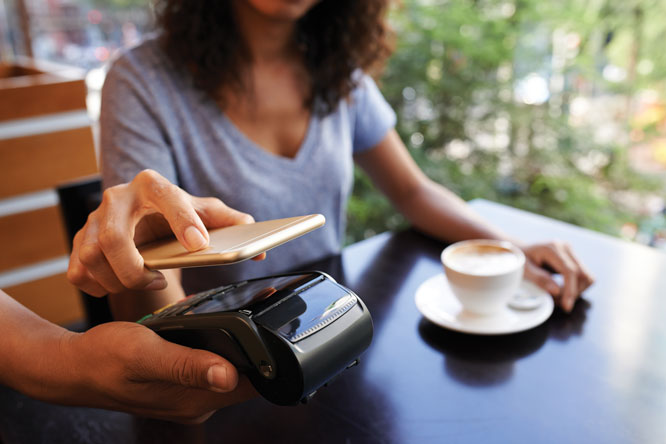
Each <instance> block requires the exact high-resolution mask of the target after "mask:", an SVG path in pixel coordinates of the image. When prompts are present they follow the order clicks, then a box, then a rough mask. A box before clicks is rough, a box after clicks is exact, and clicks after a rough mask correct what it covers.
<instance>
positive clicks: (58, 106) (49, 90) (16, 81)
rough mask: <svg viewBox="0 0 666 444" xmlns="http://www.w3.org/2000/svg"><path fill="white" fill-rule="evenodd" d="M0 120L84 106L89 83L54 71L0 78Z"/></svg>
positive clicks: (82, 107) (76, 108)
mask: <svg viewBox="0 0 666 444" xmlns="http://www.w3.org/2000/svg"><path fill="white" fill-rule="evenodd" d="M0 103H2V104H11V106H0V121H3V120H11V119H23V118H28V117H35V116H40V115H44V114H51V113H59V112H65V111H74V110H78V109H85V107H86V84H85V82H84V81H83V80H82V79H73V80H68V79H63V78H60V77H57V76H54V75H51V74H41V75H36V76H32V75H31V76H20V77H11V78H4V79H0Z"/></svg>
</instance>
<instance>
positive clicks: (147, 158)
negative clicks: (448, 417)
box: [69, 0, 592, 319]
mask: <svg viewBox="0 0 666 444" xmlns="http://www.w3.org/2000/svg"><path fill="white" fill-rule="evenodd" d="M387 3H388V2H387V1H386V0H384V1H382V0H373V1H363V2H357V1H354V0H344V1H343V0H335V1H333V0H321V1H316V0H229V1H221V0H189V1H185V0H164V1H162V3H161V4H160V8H159V13H158V16H159V25H160V31H161V32H160V34H158V35H157V36H156V37H155V38H152V39H149V40H147V41H146V42H144V43H143V44H142V45H140V46H139V47H137V48H134V49H133V50H131V51H129V52H127V53H126V54H124V55H123V56H122V57H120V58H119V59H118V60H117V61H116V62H115V64H114V65H113V67H112V68H111V70H110V72H109V74H108V77H107V81H106V84H105V87H104V91H103V104H102V115H101V140H102V153H101V155H102V172H103V177H104V184H105V186H106V187H110V188H108V189H107V192H106V193H105V199H104V201H103V203H102V205H101V206H100V208H99V209H98V210H97V211H96V212H94V213H93V214H92V215H91V218H90V220H89V222H88V223H87V225H86V227H84V229H83V230H82V231H81V232H80V233H79V234H78V235H77V237H76V239H75V243H74V248H73V253H72V259H71V261H70V268H69V277H70V280H72V282H74V283H75V284H77V285H78V286H79V287H80V288H82V289H83V290H85V291H87V292H88V293H91V294H95V295H103V294H107V293H111V294H112V298H111V302H112V308H113V309H114V312H115V314H116V315H117V316H119V317H120V318H124V319H136V318H138V317H139V316H140V315H142V314H144V313H145V312H147V311H150V310H154V309H156V308H158V307H159V306H162V305H164V304H166V303H168V302H172V301H174V300H176V299H179V298H181V297H182V296H183V295H184V294H185V293H184V291H183V286H184V287H185V288H186V289H187V291H188V292H189V291H194V290H199V289H202V288H205V287H210V286H212V285H219V283H221V282H228V281H232V280H238V279H244V278H247V277H251V276H259V275H266V274H270V273H275V272H278V271H281V270H284V269H286V268H293V267H297V266H299V265H301V264H304V263H306V262H310V261H313V260H315V259H319V258H321V257H324V256H326V255H330V254H333V253H337V252H338V251H339V249H340V245H341V240H342V235H343V233H344V228H345V226H344V222H345V208H346V203H347V198H348V196H349V193H350V190H351V186H352V180H353V174H352V173H353V162H356V163H357V164H358V165H360V166H361V167H362V168H363V169H364V170H365V171H366V172H367V174H368V175H369V176H370V177H371V178H372V180H373V181H374V183H375V184H376V185H377V186H378V187H379V188H380V189H381V190H382V191H383V192H384V193H385V194H386V195H387V196H388V197H389V199H390V200H391V201H392V202H393V204H394V205H395V206H396V207H397V208H398V209H399V210H400V211H401V212H402V213H403V214H404V215H405V216H406V217H407V219H408V220H409V221H410V222H411V223H412V224H413V225H414V226H415V227H417V228H419V229H420V230H422V231H424V232H426V233H428V234H430V235H432V236H435V237H437V238H439V239H442V240H444V241H457V240H462V239H469V238H506V236H505V235H503V234H502V233H501V232H499V231H498V230H497V229H495V228H493V227H492V226H490V225H488V224H487V223H486V222H484V221H482V220H480V219H479V218H478V217H477V216H476V215H475V214H474V213H473V212H472V211H471V210H470V209H469V208H468V207H467V205H466V204H465V203H464V202H463V201H462V200H461V199H459V198H458V197H456V196H455V195H453V194H452V193H451V192H449V191H448V190H446V189H445V188H443V187H442V186H440V185H438V184H435V183H434V182H432V181H430V180H429V179H428V178H427V177H426V176H425V175H424V174H423V173H422V172H421V171H420V169H419V168H418V167H417V166H416V164H415V163H414V161H413V160H412V159H411V157H410V156H409V154H408V152H407V150H406V148H405V146H404V144H403V143H402V142H401V141H400V139H399V137H398V135H397V133H396V131H395V130H394V129H393V126H394V124H395V114H394V112H393V111H392V110H391V108H390V107H389V105H388V104H387V103H386V101H385V100H384V98H383V97H382V96H381V93H380V92H379V90H378V89H377V87H376V85H375V84H374V82H373V81H372V79H371V78H370V77H369V76H368V75H367V74H366V73H367V72H370V71H371V70H373V69H374V68H376V67H377V66H378V65H380V64H381V62H382V61H383V60H384V59H385V57H386V56H387V55H388V45H387V38H388V34H387V30H386V27H385V26H384V23H383V15H384V13H385V10H386V7H387ZM147 168H151V169H153V170H154V171H144V170H145V169H147ZM119 184H120V185H119ZM172 184H176V185H177V186H178V187H175V186H174V185H172ZM193 196H215V197H216V198H219V199H221V201H222V202H224V203H222V202H221V201H220V200H217V199H204V198H199V197H193ZM309 213H322V214H324V215H325V216H326V218H327V224H326V227H324V228H323V229H319V230H316V231H315V232H312V233H310V234H308V235H306V236H304V237H302V238H300V239H298V240H295V241H292V242H290V243H288V244H286V245H284V246H281V247H280V248H279V250H276V251H275V253H274V254H271V255H270V257H269V258H268V259H267V260H265V261H263V262H260V263H256V262H254V263H243V264H239V265H237V266H231V267H218V268H217V269H213V270H196V269H195V270H185V271H183V276H182V286H181V282H180V278H181V276H180V275H179V272H175V271H168V272H165V273H164V274H161V273H159V272H155V271H148V270H146V269H145V268H144V267H143V262H142V260H141V257H140V255H139V254H138V252H137V250H136V245H138V244H141V243H143V242H146V241H148V240H151V239H154V238H157V237H160V236H163V235H165V234H167V233H169V232H170V231H173V232H174V233H175V234H176V236H177V237H178V239H179V240H180V241H181V243H183V245H185V246H186V247H188V248H189V249H192V250H195V249H198V248H202V247H203V246H205V245H206V243H207V239H208V237H207V236H208V234H207V231H206V227H208V228H212V227H218V226H225V225H230V224H235V223H245V222H248V221H251V220H252V217H254V218H256V219H257V220H267V219H274V218H281V217H289V216H294V215H300V214H309ZM249 215H252V217H251V216H249ZM521 247H522V248H523V250H524V251H525V254H526V256H527V258H528V259H529V261H528V264H527V265H526V276H527V277H528V278H530V279H532V280H534V281H535V282H537V283H538V284H539V285H541V286H542V287H544V288H545V289H546V290H548V291H549V292H550V293H551V294H552V295H553V297H554V298H555V299H556V300H557V302H558V303H559V304H560V306H561V307H562V308H563V309H564V310H567V311H570V310H571V309H572V307H573V304H574V302H575V299H576V298H577V297H578V295H579V294H580V293H581V292H582V291H583V290H584V289H585V288H587V287H588V286H589V285H590V284H591V282H592V278H591V277H590V275H589V273H587V272H586V271H585V269H584V268H583V267H582V265H580V264H579V263H578V261H577V260H576V258H575V256H574V255H573V254H572V252H571V251H570V249H569V247H568V246H566V245H564V244H561V243H548V244H539V245H531V246H521ZM542 265H543V266H548V267H549V268H551V269H554V270H555V271H557V272H559V273H560V274H562V275H563V277H564V285H563V286H562V287H560V286H559V285H558V284H556V283H555V281H553V279H552V278H551V277H550V274H549V273H548V272H546V271H545V270H544V269H543V268H541V266H542ZM213 273H214V278H213V279H211V276H213ZM167 284H168V285H167ZM138 294H140V295H141V297H140V298H138V297H137V295H138Z"/></svg>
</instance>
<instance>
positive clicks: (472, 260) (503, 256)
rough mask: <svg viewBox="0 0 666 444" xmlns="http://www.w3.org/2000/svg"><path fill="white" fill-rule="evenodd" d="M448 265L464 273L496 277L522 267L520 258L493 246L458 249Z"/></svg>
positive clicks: (450, 256)
mask: <svg viewBox="0 0 666 444" xmlns="http://www.w3.org/2000/svg"><path fill="white" fill-rule="evenodd" d="M447 264H448V265H449V266H450V267H451V268H454V269H456V270H458V271H460V272H462V273H467V274H474V275H495V274H502V273H507V272H509V271H512V270H515V269H516V267H518V266H520V264H521V260H520V258H519V257H518V256H517V255H516V254H514V253H513V252H511V251H510V250H508V249H505V248H502V247H496V246H493V245H470V246H465V247H461V248H458V249H456V250H454V251H451V253H450V254H449V255H448V257H447Z"/></svg>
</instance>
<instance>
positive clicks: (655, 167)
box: [347, 0, 666, 247]
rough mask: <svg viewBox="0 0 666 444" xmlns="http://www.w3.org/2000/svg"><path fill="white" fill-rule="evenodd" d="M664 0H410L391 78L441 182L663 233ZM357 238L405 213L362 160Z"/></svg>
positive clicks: (393, 98)
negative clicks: (389, 199)
mask: <svg viewBox="0 0 666 444" xmlns="http://www.w3.org/2000/svg"><path fill="white" fill-rule="evenodd" d="M664 13H666V2H665V1H663V0H630V1H624V2H619V1H614V0H598V1H579V0H561V1H545V2H544V1H542V0H440V1H436V0H429V1H426V0H403V1H402V3H401V5H399V6H398V7H396V8H394V10H393V12H392V14H391V22H392V24H393V27H394V29H395V31H396V34H397V47H396V51H395V53H394V55H393V57H392V58H391V60H390V62H389V64H388V67H387V69H386V71H385V74H384V76H383V78H382V79H381V82H382V83H381V86H382V91H383V92H384V94H385V96H386V98H387V99H388V101H389V102H390V103H391V105H392V106H393V107H394V109H395V110H396V111H397V113H398V126H397V129H398V132H399V133H400V135H401V137H402V139H403V140H404V141H405V143H406V144H407V146H408V148H409V149H410V151H411V154H412V156H413V157H414V158H415V159H416V161H417V162H418V163H419V165H420V166H421V168H423V169H424V170H425V171H426V173H427V174H428V175H429V176H430V177H431V178H432V179H434V180H436V181H437V182H440V183H442V184H444V185H445V186H447V187H449V188H450V189H452V190H454V191H455V192H456V193H458V194H459V195H460V196H462V197H463V198H464V199H466V200H469V199H474V198H485V199H490V200H493V201H497V202H502V203H506V204H508V205H511V206H515V207H518V208H523V209H526V210H528V211H532V212H536V213H540V214H544V215H547V216H550V217H554V218H557V219H561V220H564V221H567V222H571V223H574V224H576V225H580V226H584V227H587V228H591V229H594V230H597V231H601V232H604V233H609V234H612V235H614V236H623V237H625V238H629V239H635V240H639V241H641V242H643V243H648V244H652V245H655V246H658V247H666V246H664V239H665V238H666V221H665V220H664V196H666V112H665V108H664V101H663V100H664V92H665V88H664V86H665V82H664V79H666V57H665V54H666V51H664V49H663V42H664V41H666V26H664V25H663V20H662V17H664ZM356 178H357V181H356V186H355V189H354V194H353V197H352V200H351V202H350V205H349V227H348V238H347V241H348V242H355V241H358V240H360V239H363V238H364V237H367V236H370V235H373V234H375V233H378V232H381V231H384V230H387V229H396V228H399V227H402V226H404V224H405V221H404V220H403V219H402V218H401V217H400V216H399V215H398V214H397V213H396V212H395V211H394V210H393V209H392V207H391V206H390V204H389V203H388V202H387V201H386V200H385V199H383V198H382V197H381V195H380V194H378V192H377V191H376V190H375V189H374V188H373V187H372V185H371V184H370V182H369V181H368V179H367V178H366V177H365V176H364V175H363V174H362V173H360V172H358V171H357V172H356Z"/></svg>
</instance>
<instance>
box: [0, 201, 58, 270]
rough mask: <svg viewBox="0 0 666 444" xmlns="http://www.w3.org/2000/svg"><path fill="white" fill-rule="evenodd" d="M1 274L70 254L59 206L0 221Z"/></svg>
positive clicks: (4, 218)
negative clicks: (8, 270) (0, 246)
mask: <svg viewBox="0 0 666 444" xmlns="http://www.w3.org/2000/svg"><path fill="white" fill-rule="evenodd" d="M0 245H2V248H0V271H4V270H7V269H11V268H17V267H21V266H25V265H31V264H34V263H36V262H40V261H45V260H49V259H53V258H56V257H59V256H62V255H65V254H68V253H69V248H68V245H67V239H66V238H65V228H64V227H63V223H62V218H61V217H60V209H59V208H58V207H57V206H53V207H47V208H40V209H38V210H33V211H28V212H25V213H18V214H12V215H10V216H6V217H2V218H0Z"/></svg>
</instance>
